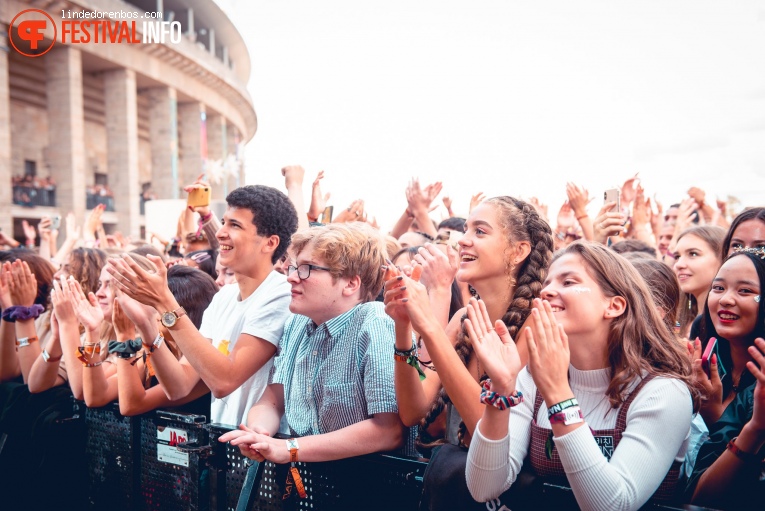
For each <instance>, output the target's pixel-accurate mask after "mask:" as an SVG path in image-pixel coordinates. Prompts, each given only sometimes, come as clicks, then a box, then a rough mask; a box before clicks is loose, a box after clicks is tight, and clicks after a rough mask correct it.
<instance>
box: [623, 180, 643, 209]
mask: <svg viewBox="0 0 765 511" xmlns="http://www.w3.org/2000/svg"><path fill="white" fill-rule="evenodd" d="M639 182H640V179H639V178H638V175H637V174H635V175H634V176H632V177H630V178H627V180H626V181H625V182H624V184H623V185H622V192H621V198H622V202H623V203H624V205H625V206H627V205H628V204H630V203H631V202H632V201H634V200H635V185H636V184H637V183H639Z"/></svg>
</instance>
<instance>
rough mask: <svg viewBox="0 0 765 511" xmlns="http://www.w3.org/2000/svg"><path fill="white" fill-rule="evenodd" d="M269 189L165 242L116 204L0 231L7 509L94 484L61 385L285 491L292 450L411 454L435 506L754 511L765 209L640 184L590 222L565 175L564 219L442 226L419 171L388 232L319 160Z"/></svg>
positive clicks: (536, 212)
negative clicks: (118, 216) (210, 444)
mask: <svg viewBox="0 0 765 511" xmlns="http://www.w3.org/2000/svg"><path fill="white" fill-rule="evenodd" d="M282 175H283V176H284V178H285V191H280V190H277V189H274V188H270V187H266V186H260V185H255V186H244V187H241V188H237V189H235V190H234V191H232V192H231V193H230V194H229V195H228V196H227V197H226V202H227V209H226V212H225V214H224V215H223V217H222V218H220V219H219V218H217V217H216V215H215V214H214V213H213V211H212V210H211V208H210V205H209V202H205V201H201V202H196V201H195V202H192V201H190V202H189V206H188V207H187V208H186V209H184V210H183V211H181V212H179V218H178V224H177V232H176V236H175V237H173V238H172V239H171V240H164V239H161V238H160V237H159V236H156V235H154V234H149V235H148V236H147V238H149V239H146V240H131V239H127V238H125V237H124V236H122V235H120V234H119V233H116V234H115V235H113V236H107V235H106V234H105V232H104V229H103V225H102V224H101V214H102V212H103V210H104V207H103V206H98V207H96V208H94V209H93V210H92V211H91V212H90V213H89V215H88V218H87V219H86V221H85V224H84V225H83V226H81V227H80V226H78V225H76V222H75V219H74V216H73V215H71V214H70V215H68V216H67V218H66V221H65V225H64V231H65V232H64V234H65V239H64V241H63V243H61V244H59V243H58V242H57V240H58V232H57V231H55V230H52V229H51V227H52V225H51V221H50V219H43V220H42V221H41V222H40V223H39V224H38V225H37V226H31V225H25V229H24V233H25V236H26V238H27V243H26V244H25V246H14V245H19V243H18V242H15V241H14V240H11V239H9V238H7V237H3V238H2V239H0V243H5V244H6V245H7V247H6V248H7V250H3V251H0V262H1V263H2V267H1V268H0V307H1V308H2V321H1V322H0V382H2V383H0V434H3V435H5V442H4V444H1V445H2V446H0V488H2V491H3V494H4V495H9V494H11V493H15V494H18V495H23V496H24V497H23V498H22V500H24V501H26V502H28V503H29V507H30V508H34V509H37V508H43V507H47V506H50V505H54V504H55V505H58V506H61V505H62V502H64V503H66V502H67V498H68V497H67V494H70V493H71V492H72V491H73V490H72V488H73V487H76V486H77V485H78V484H81V480H82V477H83V473H84V470H85V467H83V466H82V440H81V439H80V440H78V439H76V438H68V437H66V436H65V434H64V433H65V428H61V427H57V424H60V420H61V419H65V418H67V417H69V416H71V413H72V410H71V409H72V397H74V399H76V400H80V401H83V402H84V404H85V406H87V407H102V406H105V405H107V404H109V403H111V402H114V401H116V402H118V403H119V409H120V413H122V414H123V415H126V416H132V415H139V414H143V413H146V412H148V411H151V410H155V409H159V408H162V409H166V408H179V409H181V410H184V411H194V412H196V413H200V414H203V415H205V416H207V417H209V419H210V422H218V423H224V424H229V425H231V426H232V431H230V432H229V433H227V434H225V435H223V436H222V437H221V438H220V441H222V442H230V443H231V444H232V445H235V446H237V447H238V448H239V449H240V450H241V452H242V454H243V455H245V456H246V457H248V458H251V459H254V460H260V461H263V460H270V461H272V462H274V463H277V464H288V463H289V464H292V467H293V468H292V470H290V471H289V476H288V477H289V478H291V481H292V482H293V483H294V486H295V488H296V491H295V492H294V495H291V496H290V498H295V499H299V498H302V497H304V495H303V489H302V485H301V484H300V473H299V470H297V468H295V462H297V461H303V462H321V461H332V460H338V459H343V458H348V457H353V456H359V455H363V454H368V453H373V452H383V451H396V452H398V453H400V454H402V455H407V456H419V457H424V458H429V459H430V466H429V467H428V471H427V472H426V475H425V480H424V489H423V495H422V501H421V503H420V507H421V509H433V510H437V509H460V510H462V509H476V510H484V509H509V508H513V509H515V507H514V506H520V505H521V504H524V505H528V506H535V507H538V508H547V507H548V506H557V507H564V508H565V507H567V506H570V507H579V508H581V509H594V510H604V509H609V510H610V509H639V508H641V507H642V506H644V505H645V504H646V503H670V504H684V503H692V504H695V505H699V506H706V507H709V508H715V509H760V508H761V507H762V504H761V503H760V501H761V499H762V497H761V496H762V493H761V491H762V490H763V489H765V485H764V484H763V482H762V481H763V480H765V463H763V459H764V458H765V301H763V300H762V293H763V288H764V286H765V208H762V207H748V208H745V209H743V210H742V211H740V212H737V214H733V212H731V211H729V206H728V204H726V203H724V202H721V201H717V202H716V203H714V204H713V203H711V202H710V201H709V200H708V199H707V197H706V196H705V193H704V192H703V191H702V190H700V189H698V188H695V187H692V188H690V189H689V190H688V195H687V196H686V197H678V198H677V203H676V204H672V205H670V206H668V207H666V209H665V208H663V207H662V205H660V204H658V203H657V202H656V201H652V200H651V199H649V198H648V193H647V191H646V190H644V189H643V187H642V185H641V183H640V180H639V179H638V178H637V176H635V177H632V178H629V179H627V180H626V181H625V183H624V185H623V186H622V187H621V189H615V190H612V191H611V192H612V193H611V194H609V193H607V194H606V197H607V201H606V202H605V203H604V204H603V205H602V207H601V208H600V209H599V211H598V213H597V214H596V215H595V216H594V217H591V216H590V215H589V214H588V211H587V208H588V204H589V203H590V202H591V196H590V194H589V192H588V191H587V190H585V189H584V188H583V187H581V186H578V185H576V184H574V183H568V184H567V185H566V194H567V197H568V199H567V200H566V202H565V203H564V204H563V205H562V206H561V207H560V209H559V211H558V212H557V215H556V216H555V217H554V218H553V217H552V216H551V215H549V210H548V208H547V206H545V205H544V204H541V203H540V202H539V201H538V200H536V199H534V198H531V199H529V200H527V201H526V200H521V199H518V198H514V197H510V196H497V197H491V198H485V197H484V196H483V194H481V193H477V194H476V195H474V196H473V197H472V200H471V203H470V205H469V208H466V211H465V212H466V213H467V214H465V215H464V217H459V216H457V215H455V212H454V210H453V208H455V207H456V205H455V204H453V203H452V201H451V200H450V199H449V198H448V197H445V196H444V197H441V198H440V199H441V201H442V202H443V207H444V209H445V210H446V212H447V214H448V216H446V217H445V218H443V219H441V221H440V223H439V222H436V221H434V220H433V218H432V216H433V211H434V209H435V207H436V206H437V205H438V200H439V197H440V195H441V191H442V185H441V183H439V182H436V183H432V184H428V185H424V184H421V183H420V182H419V181H418V180H417V179H413V180H412V181H411V182H410V183H408V184H407V186H406V189H405V198H406V208H405V209H404V210H403V211H402V212H401V215H400V217H399V219H398V220H397V222H396V224H395V225H394V226H393V227H392V228H391V229H390V230H389V231H386V230H384V229H381V228H380V227H379V226H378V225H377V223H376V221H375V220H374V219H370V218H369V215H368V214H367V212H366V211H365V209H364V201H363V200H361V199H359V200H356V201H354V202H352V203H351V204H350V205H349V206H347V207H344V208H337V209H335V213H336V214H335V215H334V218H330V215H331V208H327V207H326V206H327V201H328V195H327V194H325V193H323V190H322V187H321V184H322V178H323V176H324V174H323V172H320V173H319V174H318V175H317V177H316V179H315V180H314V181H313V183H312V184H311V187H310V188H311V189H310V194H309V200H306V199H305V198H304V196H303V193H304V180H305V171H304V169H302V168H301V167H299V166H289V167H285V168H284V169H282ZM202 189H208V190H209V184H208V183H205V182H203V181H201V180H198V181H197V182H195V183H192V184H190V185H188V186H187V187H186V188H185V190H186V191H187V192H189V193H190V194H195V193H196V192H197V191H199V190H202ZM285 192H286V193H285ZM38 234H39V242H38V241H37V240H38ZM37 245H39V247H38V246H37ZM59 245H60V246H59ZM62 432H64V433H62ZM277 433H281V434H282V435H286V438H287V439H286V440H285V439H284V438H276V437H275V436H276V434H277ZM539 481H545V482H551V483H555V484H559V485H561V486H565V487H570V488H571V492H570V501H569V502H563V501H560V500H553V501H545V498H546V497H545V496H544V495H541V494H540V493H539V492H535V491H532V489H533V488H534V487H535V485H536V484H537V483H538V482H539ZM41 484H44V485H45V487H46V488H47V489H48V491H45V492H39V491H36V488H38V487H39V486H40V485H41ZM560 498H561V497H556V499H560ZM72 502H74V501H72ZM502 506H506V507H505V508H503V507H502ZM64 508H67V507H66V505H65V506H64Z"/></svg>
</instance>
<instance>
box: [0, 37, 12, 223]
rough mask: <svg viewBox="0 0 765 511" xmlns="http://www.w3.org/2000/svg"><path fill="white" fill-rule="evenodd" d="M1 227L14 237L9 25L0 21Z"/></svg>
mask: <svg viewBox="0 0 765 511" xmlns="http://www.w3.org/2000/svg"><path fill="white" fill-rule="evenodd" d="M0 33H2V34H3V36H2V37H0V183H1V184H2V186H0V228H2V230H3V232H5V233H7V234H8V236H10V237H13V219H12V218H11V200H12V191H11V177H12V176H13V169H12V168H11V96H10V84H9V83H8V52H9V44H8V39H7V34H8V25H6V24H5V23H0Z"/></svg>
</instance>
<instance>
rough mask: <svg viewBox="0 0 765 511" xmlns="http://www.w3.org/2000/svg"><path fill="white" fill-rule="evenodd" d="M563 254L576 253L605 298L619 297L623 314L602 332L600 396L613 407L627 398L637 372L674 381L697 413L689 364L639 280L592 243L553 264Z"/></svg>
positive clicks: (639, 375)
mask: <svg viewBox="0 0 765 511" xmlns="http://www.w3.org/2000/svg"><path fill="white" fill-rule="evenodd" d="M565 254H576V255H578V256H579V257H581V258H582V260H583V261H584V265H585V268H586V270H587V273H588V274H589V275H590V276H591V277H592V278H593V279H595V281H596V282H597V283H598V286H599V287H600V289H601V291H602V292H603V294H604V295H605V296H607V297H614V296H621V297H622V298H624V300H625V301H626V303H627V305H626V308H625V310H624V313H623V314H622V315H620V316H619V317H617V318H615V319H613V320H612V321H611V325H610V327H609V330H608V344H607V349H608V364H609V366H610V369H611V383H609V385H608V390H607V391H606V395H607V396H608V400H609V402H610V403H611V406H612V407H614V408H618V407H619V406H620V405H621V404H622V403H623V402H624V400H625V399H626V398H627V394H628V392H629V390H630V386H631V384H632V383H633V382H634V381H636V380H639V379H642V378H643V373H648V374H653V375H656V376H666V377H668V378H675V379H678V380H680V381H682V382H683V383H685V385H686V386H687V387H688V390H689V391H690V393H691V396H692V398H693V403H694V410H696V409H697V408H698V402H699V395H698V390H697V389H696V388H695V387H694V385H693V380H692V379H691V360H690V357H689V356H688V352H687V351H686V347H685V346H684V345H683V344H682V343H681V342H680V341H679V340H678V339H676V338H675V337H674V336H673V335H672V334H671V333H670V331H669V330H668V329H667V327H666V326H665V324H664V321H663V319H662V317H661V315H660V314H659V311H658V310H657V309H656V307H653V303H654V301H653V298H652V295H651V291H650V290H649V289H648V286H647V285H646V283H645V281H644V280H643V278H642V277H641V276H640V274H639V273H638V272H637V270H636V269H635V268H634V267H633V266H632V265H631V264H629V262H628V261H627V260H626V259H624V258H623V257H621V256H619V255H617V254H615V253H614V252H612V251H611V250H609V249H608V248H606V247H604V246H603V245H600V244H598V243H590V242H582V241H576V242H574V243H572V244H571V245H569V246H568V247H566V248H564V249H562V250H560V251H559V252H557V253H556V254H555V257H554V258H553V263H554V262H555V261H556V260H557V259H559V258H560V257H561V256H563V255H565Z"/></svg>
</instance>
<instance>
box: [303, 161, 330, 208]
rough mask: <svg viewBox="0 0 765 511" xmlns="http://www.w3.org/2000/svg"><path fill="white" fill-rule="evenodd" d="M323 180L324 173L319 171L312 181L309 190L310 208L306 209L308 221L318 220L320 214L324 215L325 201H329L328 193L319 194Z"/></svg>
mask: <svg viewBox="0 0 765 511" xmlns="http://www.w3.org/2000/svg"><path fill="white" fill-rule="evenodd" d="M322 179H324V171H323V170H321V171H319V174H318V175H317V176H316V179H314V180H313V186H312V188H311V206H310V207H309V208H308V218H309V219H313V218H315V219H317V220H318V219H319V218H320V216H321V214H322V213H324V208H326V207H327V201H328V200H329V196H330V194H329V192H327V193H326V194H324V195H322V193H321V180H322Z"/></svg>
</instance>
